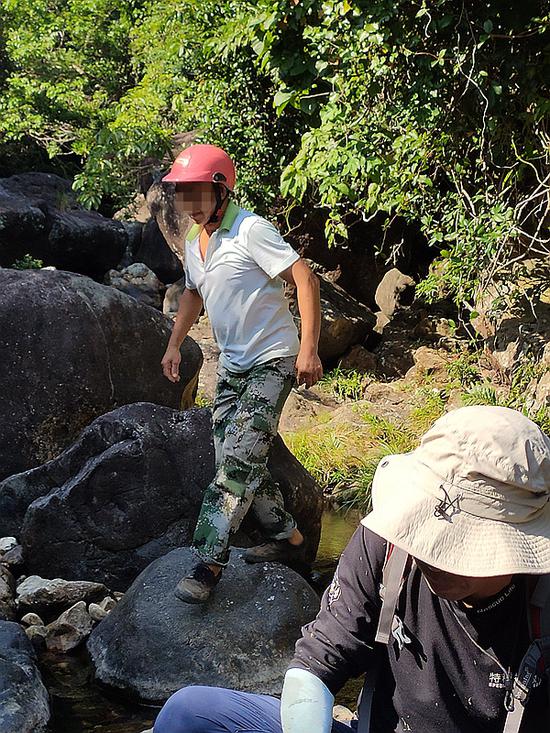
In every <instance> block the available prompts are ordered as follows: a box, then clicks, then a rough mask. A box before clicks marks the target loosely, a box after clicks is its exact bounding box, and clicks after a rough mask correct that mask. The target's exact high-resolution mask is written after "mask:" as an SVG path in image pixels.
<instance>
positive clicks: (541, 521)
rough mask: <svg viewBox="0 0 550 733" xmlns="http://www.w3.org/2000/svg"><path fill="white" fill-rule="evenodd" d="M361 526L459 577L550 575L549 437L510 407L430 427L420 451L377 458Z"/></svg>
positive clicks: (469, 410)
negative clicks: (367, 511)
mask: <svg viewBox="0 0 550 733" xmlns="http://www.w3.org/2000/svg"><path fill="white" fill-rule="evenodd" d="M372 498H373V510H372V512H371V513H370V514H368V515H367V516H366V517H365V518H364V519H363V520H362V524H364V525H365V527H368V528H369V529H370V530H372V531H373V532H375V533H376V534H378V535H379V536H381V537H383V538H384V539H386V540H387V541H389V542H391V543H393V544H394V545H396V546H397V547H401V548H402V549H404V550H406V551H407V552H408V553H410V554H411V555H412V556H413V557H416V558H418V559H419V560H423V561H424V562H426V563H428V564H429V565H433V566H434V567H436V568H440V569H441V570H445V571H446V572H449V573H455V574H456V575H465V576H471V577H479V578H482V577H491V576H495V575H508V574H514V573H531V574H543V573H550V438H548V436H547V435H545V434H544V433H543V432H542V430H541V429H540V428H539V427H538V426H537V425H536V424H535V423H534V422H532V421H531V420H529V419H528V418H527V417H525V416H524V415H522V414H521V413H520V412H517V411H516V410H511V409H509V408H507V407H489V406H473V407H462V408H459V409H458V410H453V411H452V412H449V413H448V414H446V415H444V416H443V417H441V418H440V419H439V420H437V421H436V423H435V424H434V426H433V427H432V428H431V429H430V430H429V431H428V432H427V433H426V434H425V435H424V437H423V438H422V441H421V444H420V446H419V447H418V448H417V449H416V450H414V451H412V452H411V453H406V454H402V455H392V456H387V457H386V458H384V459H382V461H380V463H379V465H378V468H377V469H376V473H375V476H374V480H373V485H372Z"/></svg>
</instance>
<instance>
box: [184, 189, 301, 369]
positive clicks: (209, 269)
mask: <svg viewBox="0 0 550 733" xmlns="http://www.w3.org/2000/svg"><path fill="white" fill-rule="evenodd" d="M199 237H200V227H198V226H193V227H191V229H190V231H189V233H188V234H187V238H186V242H185V280H186V287H187V288H189V289H190V290H197V291H198V293H199V295H200V296H201V298H202V300H203V302H204V307H205V310H206V313H207V314H208V318H209V320H210V324H211V326H212V331H213V333H214V338H215V339H216V343H217V344H218V347H219V349H220V351H221V355H220V362H221V363H222V365H223V366H225V367H226V368H227V369H229V370H231V371H235V372H244V371H247V370H248V369H250V368H251V367H253V366H255V365H256V364H262V363H264V362H266V361H270V360H271V359H276V358H279V357H284V356H295V355H296V354H297V353H298V351H299V348H300V342H299V339H298V331H297V328H296V325H295V323H294V319H293V318H292V315H291V313H290V311H289V308H288V303H287V301H286V299H285V297H284V292H283V280H282V279H281V278H279V277H277V276H278V275H279V274H280V273H281V272H283V270H286V269H287V268H288V267H290V266H291V265H293V264H294V263H295V262H296V261H297V260H298V259H300V258H299V255H298V254H297V253H296V252H295V251H294V250H293V249H292V247H291V246H290V245H289V244H288V242H285V240H284V239H283V238H282V237H281V235H280V234H279V232H278V231H277V229H276V228H275V227H274V226H273V225H272V224H270V223H269V222H268V221H266V220H265V219H263V218H262V217H261V216H258V215H257V214H252V213H251V212H250V211H246V210H245V209H240V208H239V207H238V206H237V205H236V204H234V203H233V202H232V201H230V202H229V204H228V206H227V209H226V210H225V214H224V217H223V219H222V222H221V224H220V226H219V228H218V229H217V230H216V231H215V232H214V233H213V234H212V235H211V237H210V240H209V242H208V249H207V251H206V259H205V261H204V262H203V260H202V257H201V253H200V246H199Z"/></svg>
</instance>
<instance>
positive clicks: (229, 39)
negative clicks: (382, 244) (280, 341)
mask: <svg viewBox="0 0 550 733" xmlns="http://www.w3.org/2000/svg"><path fill="white" fill-rule="evenodd" d="M0 9H1V10H2V13H3V27H2V30H1V31H0V61H1V62H2V63H1V69H0V95H1V96H0V154H1V153H2V152H3V153H4V155H6V154H8V152H9V153H10V154H12V155H13V150H14V145H15V146H16V148H15V149H16V150H17V153H18V155H20V156H21V159H23V158H24V155H25V151H26V150H27V149H30V148H31V147H36V146H40V147H42V148H43V149H45V150H46V151H47V152H48V154H49V155H50V156H52V157H53V158H54V159H57V160H60V159H62V157H63V156H69V158H71V159H76V157H78V159H80V161H81V168H80V172H79V173H78V175H77V176H76V178H75V187H76V189H77V190H78V191H79V193H80V196H81V199H82V200H83V202H84V203H86V204H87V205H89V206H97V205H98V204H99V202H100V201H101V199H102V198H103V197H106V196H107V197H111V198H114V199H115V200H118V201H120V202H122V201H123V200H125V199H127V198H129V197H130V196H131V194H132V192H133V191H134V190H135V185H136V176H137V174H138V173H139V171H140V169H141V166H142V165H143V161H144V159H146V158H147V157H149V156H154V157H157V158H162V157H163V156H166V155H167V154H168V153H169V152H170V149H171V146H172V141H173V136H174V134H176V133H178V132H182V131H190V130H196V131H197V134H198V137H197V140H199V141H208V142H213V143H218V144H221V145H223V146H224V147H225V148H226V149H227V150H228V151H229V152H230V153H231V154H232V155H233V156H234V157H235V159H236V161H237V163H238V168H239V181H240V189H239V190H240V196H241V200H242V201H243V202H244V203H245V204H247V205H251V206H256V207H259V208H260V210H263V211H265V210H266V209H267V207H268V206H269V204H271V203H272V202H273V201H274V199H275V198H276V196H277V195H278V194H279V193H282V194H283V196H284V197H285V198H286V200H287V202H288V203H291V202H292V201H301V202H303V203H304V204H305V205H307V206H318V207H321V208H323V209H324V210H326V212H327V225H326V234H327V239H328V241H329V243H330V244H338V243H341V242H343V241H345V239H346V237H347V233H348V228H349V226H350V223H351V222H353V221H354V220H357V219H363V220H368V219H369V218H370V217H373V216H374V215H376V214H377V213H378V212H384V213H385V214H386V216H387V222H388V223H390V222H391V221H392V219H393V218H394V217H403V218H405V219H406V220H408V221H411V222H412V221H414V222H417V223H418V224H419V225H420V226H421V228H422V231H423V233H424V235H425V236H426V237H427V239H428V241H429V242H430V244H432V245H434V246H436V247H437V248H438V249H439V251H440V254H441V258H442V261H443V264H442V266H441V267H439V268H437V270H434V273H433V274H432V275H430V276H429V277H428V278H427V279H426V280H425V281H424V283H422V285H421V290H422V291H423V292H424V294H426V295H428V296H430V295H432V296H434V295H435V294H436V293H437V292H438V291H439V290H440V289H441V287H444V288H445V289H447V291H449V292H451V293H452V294H453V296H454V297H455V299H456V300H457V302H460V303H462V304H466V305H467V304H468V303H472V302H473V299H474V296H475V294H476V292H477V291H478V290H479V289H480V288H482V287H483V286H484V284H485V283H487V282H488V281H489V279H491V278H493V277H495V276H498V275H499V273H503V272H506V270H507V268H508V267H509V266H510V264H511V263H512V261H513V260H514V259H515V258H517V257H524V256H526V255H528V254H531V255H532V254H535V255H540V254H548V248H549V240H548V231H547V228H545V227H546V225H547V220H548V213H547V212H548V196H549V181H550V174H549V167H548V162H549V132H548V111H549V108H550V100H549V97H548V80H549V78H550V60H549V59H550V57H549V47H550V46H549V41H548V26H549V20H550V12H549V9H548V5H547V3H545V2H542V1H540V0H539V1H535V0H524V1H523V2H522V3H521V4H518V3H505V2H503V1H502V0H498V1H497V0H487V1H486V2H484V3H478V2H474V1H473V0H471V1H470V2H466V1H464V2H459V3H456V2H454V0H433V1H432V2H428V1H427V0H417V1H416V2H413V1H411V0H368V1H367V0H357V1H355V2H352V1H351V0H344V1H343V2H342V1H339V2H336V0H324V1H321V0H299V1H298V0H292V1H291V2H289V0H258V2H249V1H247V0H225V1H222V2H219V3H214V2H212V0H203V1H202V2H196V1H195V0H187V1H185V0H179V1H176V0H155V1H152V0H141V1H140V0H134V1H133V2H132V1H128V0H126V1H123V0H94V1H92V0H63V2H62V0H32V2H31V0H0ZM281 173H282V175H281Z"/></svg>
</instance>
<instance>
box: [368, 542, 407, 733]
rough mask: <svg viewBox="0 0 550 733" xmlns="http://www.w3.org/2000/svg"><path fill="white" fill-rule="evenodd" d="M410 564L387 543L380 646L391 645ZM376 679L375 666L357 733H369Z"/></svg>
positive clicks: (377, 630) (380, 619)
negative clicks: (394, 620)
mask: <svg viewBox="0 0 550 733" xmlns="http://www.w3.org/2000/svg"><path fill="white" fill-rule="evenodd" d="M409 561H410V557H409V554H408V553H407V552H405V550H401V549H399V547H396V546H395V545H392V544H391V543H390V542H388V544H387V545H386V557H385V559H384V566H383V569H382V588H381V595H382V608H381V609H380V617H379V619H378V627H377V629H376V636H375V638H374V640H375V641H376V642H379V643H381V644H386V645H387V644H389V642H390V636H391V634H392V626H393V617H394V615H395V609H396V606H397V601H398V598H399V592H400V591H401V587H402V585H403V580H404V578H405V576H406V571H407V565H408V564H409ZM377 676H378V670H377V669H376V666H373V667H372V668H371V669H370V670H369V671H368V672H367V674H366V676H365V683H364V685H363V689H362V690H361V698H360V700H359V707H358V710H357V717H358V721H357V731H356V733H370V720H371V714H372V700H373V697H374V688H375V687H376V678H377Z"/></svg>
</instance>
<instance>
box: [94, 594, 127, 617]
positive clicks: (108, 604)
mask: <svg viewBox="0 0 550 733" xmlns="http://www.w3.org/2000/svg"><path fill="white" fill-rule="evenodd" d="M113 595H120V596H122V595H124V594H123V593H114V594H113ZM119 600H120V599H119ZM116 604H117V602H116V601H115V599H114V598H111V596H107V597H106V598H104V599H103V600H102V601H101V603H99V604H98V605H99V607H100V608H101V609H102V610H103V611H107V613H109V611H112V610H113V608H114V607H115V606H116Z"/></svg>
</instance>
